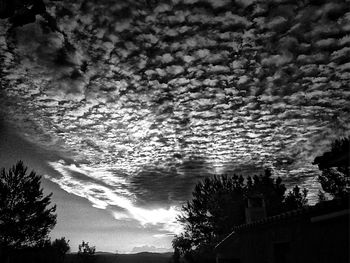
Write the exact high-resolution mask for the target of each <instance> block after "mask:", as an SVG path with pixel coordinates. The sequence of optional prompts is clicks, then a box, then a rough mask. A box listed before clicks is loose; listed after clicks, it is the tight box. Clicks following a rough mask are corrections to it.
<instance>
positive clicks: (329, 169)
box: [313, 137, 350, 197]
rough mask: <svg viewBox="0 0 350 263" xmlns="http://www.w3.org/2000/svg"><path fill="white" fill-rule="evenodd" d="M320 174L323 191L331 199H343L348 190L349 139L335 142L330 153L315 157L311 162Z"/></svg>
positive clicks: (319, 178) (349, 175)
mask: <svg viewBox="0 0 350 263" xmlns="http://www.w3.org/2000/svg"><path fill="white" fill-rule="evenodd" d="M313 164H317V165H318V167H319V169H320V170H321V171H322V174H321V175H320V176H319V177H318V180H319V182H320V183H321V186H322V188H323V190H324V191H325V192H326V193H329V194H331V195H332V196H333V197H343V196H345V195H346V194H348V193H349V190H350V174H349V169H350V137H347V138H343V139H339V140H335V141H334V142H333V143H332V147H331V151H330V152H325V153H324V154H323V155H321V156H317V157H316V158H315V160H314V162H313Z"/></svg>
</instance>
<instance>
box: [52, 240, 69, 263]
mask: <svg viewBox="0 0 350 263" xmlns="http://www.w3.org/2000/svg"><path fill="white" fill-rule="evenodd" d="M51 248H52V249H53V250H54V253H55V254H56V256H57V258H58V260H59V262H64V258H65V256H66V254H67V252H69V251H70V246H69V240H68V241H67V240H66V238H65V237H62V238H60V239H55V240H54V241H53V242H52V243H51Z"/></svg>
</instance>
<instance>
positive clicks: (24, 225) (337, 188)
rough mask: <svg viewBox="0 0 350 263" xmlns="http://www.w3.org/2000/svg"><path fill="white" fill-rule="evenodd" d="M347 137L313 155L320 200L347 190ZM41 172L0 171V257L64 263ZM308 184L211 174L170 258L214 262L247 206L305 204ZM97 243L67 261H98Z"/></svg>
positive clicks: (190, 206)
mask: <svg viewBox="0 0 350 263" xmlns="http://www.w3.org/2000/svg"><path fill="white" fill-rule="evenodd" d="M349 157H350V137H347V138H343V139H339V140H336V141H335V142H334V143H333V144H332V147H331V149H330V151H329V152H325V153H324V154H322V155H321V156H318V157H316V158H315V160H314V162H313V164H315V165H318V167H319V169H320V175H319V176H318V180H319V182H320V184H321V186H322V190H320V192H319V202H323V201H324V200H326V199H327V197H328V198H338V199H344V198H348V194H349V166H350V164H349V162H350V158H349ZM40 180H41V176H40V175H37V174H36V173H35V172H34V171H32V172H30V173H28V172H27V167H25V166H24V164H23V162H22V161H19V162H18V163H17V164H16V165H14V166H13V167H11V168H10V169H9V170H8V171H6V170H5V169H2V170H1V172H0V262H5V263H17V262H26V263H32V262H33V263H34V262H35V263H44V262H45V263H47V262H53V263H61V262H67V258H66V253H67V252H69V250H70V247H69V241H68V240H66V239H65V238H64V237H63V238H61V239H56V240H54V241H51V240H50V238H49V237H48V235H49V233H50V231H51V230H52V228H53V227H54V226H55V224H56V216H57V215H56V214H55V211H56V206H55V205H51V195H52V194H49V195H46V196H45V195H44V194H43V189H42V188H41V185H40V184H41V181H40ZM307 192H308V190H307V189H305V188H304V189H301V188H300V187H299V186H298V185H295V186H294V187H293V188H292V189H291V190H289V191H287V189H286V187H285V185H284V184H283V182H282V179H281V178H279V177H274V176H273V175H272V173H271V171H270V170H266V171H265V173H264V174H262V175H254V176H248V177H246V178H244V177H243V176H239V175H220V176H212V177H208V178H206V179H204V180H203V181H200V182H198V183H197V185H196V186H195V187H194V190H193V193H192V199H191V200H189V201H187V202H186V203H185V204H184V205H183V206H182V213H181V215H180V216H179V217H178V221H179V223H180V224H182V225H183V229H184V231H183V233H181V234H180V235H178V236H176V237H175V238H174V240H173V247H174V256H173V258H172V260H171V261H173V262H214V247H215V246H216V245H217V244H218V242H220V240H222V239H223V238H224V237H225V236H227V235H228V234H230V233H231V232H232V230H233V228H234V227H235V226H237V225H240V224H244V223H246V222H247V219H249V220H253V221H254V218H248V217H247V214H246V210H245V208H247V206H248V207H251V208H255V207H264V210H263V211H264V215H263V216H265V217H268V216H273V215H277V214H280V213H283V212H286V211H290V210H294V209H299V208H302V207H304V206H307ZM96 259H97V257H96V255H95V247H94V246H90V245H89V243H88V242H84V241H83V242H82V244H81V245H79V247H78V253H77V254H76V255H74V257H70V260H69V262H70V263H75V262H78V263H79V262H81V263H83V262H87V263H89V262H90V263H93V262H96Z"/></svg>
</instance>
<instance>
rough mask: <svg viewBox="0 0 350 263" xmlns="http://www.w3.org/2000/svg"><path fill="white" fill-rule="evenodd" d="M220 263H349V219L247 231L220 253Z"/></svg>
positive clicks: (298, 222)
mask: <svg viewBox="0 0 350 263" xmlns="http://www.w3.org/2000/svg"><path fill="white" fill-rule="evenodd" d="M230 258H231V259H232V260H231V261H230ZM238 259H239V260H240V261H237V260H238ZM217 261H218V262H220V263H221V262H241V263H250V262H252V263H299V262H307V263H313V262H315V263H316V262H317V263H329V262H337V263H348V262H350V261H349V215H348V214H347V215H346V216H344V215H343V216H338V217H335V218H328V219H326V220H321V221H317V222H311V221H310V218H307V217H304V218H303V217H298V218H294V219H293V218H291V219H289V220H283V221H280V222H275V223H269V224H265V225H261V226H256V227H253V228H250V229H244V230H242V231H241V232H240V233H236V234H235V235H233V238H232V239H231V241H228V242H227V244H226V245H225V247H222V248H221V249H219V251H218V254H217Z"/></svg>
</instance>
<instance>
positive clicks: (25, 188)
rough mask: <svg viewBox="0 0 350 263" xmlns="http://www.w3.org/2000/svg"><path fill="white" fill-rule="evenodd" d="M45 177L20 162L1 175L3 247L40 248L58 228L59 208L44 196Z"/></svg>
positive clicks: (3, 170) (0, 199)
mask: <svg viewBox="0 0 350 263" xmlns="http://www.w3.org/2000/svg"><path fill="white" fill-rule="evenodd" d="M40 179H41V176H40V175H37V174H36V173H35V172H34V171H32V172H30V173H29V174H28V173H27V167H25V166H24V165H23V162H22V161H19V162H18V163H17V164H16V165H14V166H13V167H12V168H10V169H9V170H8V171H6V170H5V169H2V170H1V172H0V245H2V246H4V247H7V248H11V249H17V248H23V247H36V246H39V247H40V246H43V245H45V243H47V240H48V234H49V232H50V230H51V229H52V228H53V227H54V226H55V224H56V214H54V212H55V210H56V206H52V207H49V205H50V202H51V195H52V194H50V195H47V196H44V194H43V189H42V188H40Z"/></svg>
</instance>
